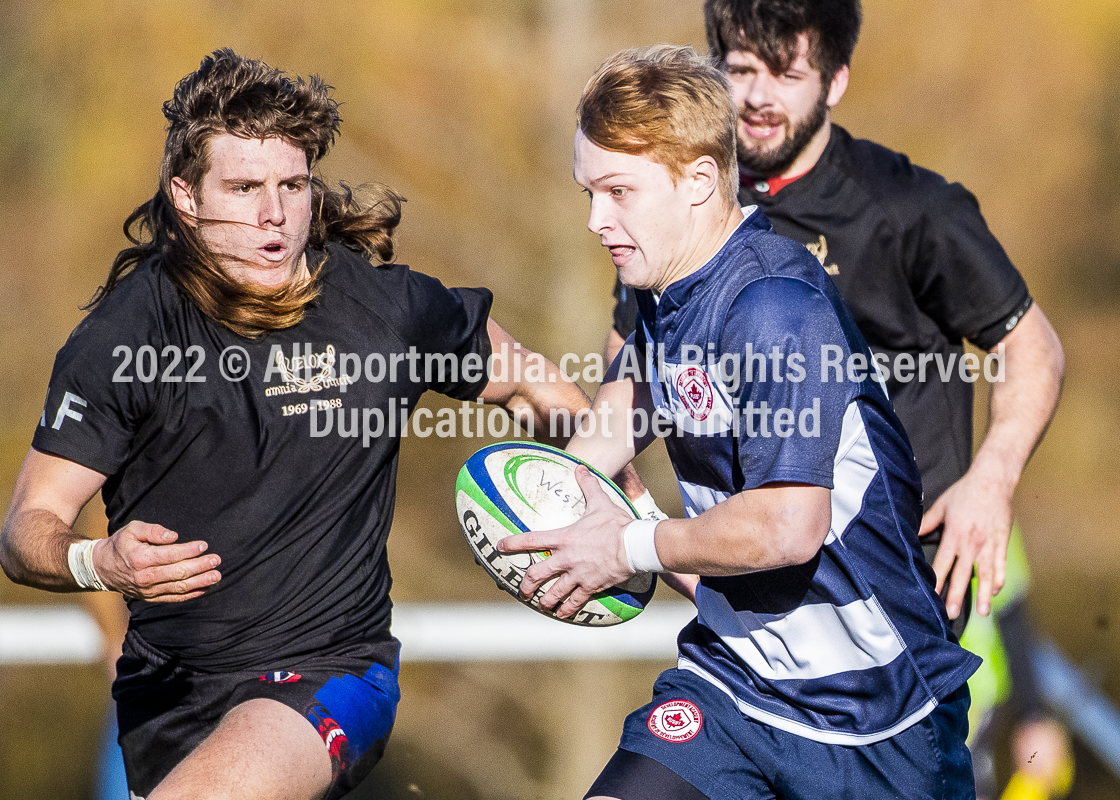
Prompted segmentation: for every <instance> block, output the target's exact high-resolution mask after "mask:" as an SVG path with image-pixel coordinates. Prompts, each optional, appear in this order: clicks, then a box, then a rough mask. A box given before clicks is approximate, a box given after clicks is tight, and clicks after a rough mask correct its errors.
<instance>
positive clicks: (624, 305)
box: [614, 278, 638, 339]
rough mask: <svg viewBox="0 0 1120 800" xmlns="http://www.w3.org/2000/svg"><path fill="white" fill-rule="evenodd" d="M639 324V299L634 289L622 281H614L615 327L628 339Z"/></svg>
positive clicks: (619, 333)
mask: <svg viewBox="0 0 1120 800" xmlns="http://www.w3.org/2000/svg"><path fill="white" fill-rule="evenodd" d="M637 325H638V301H637V299H636V298H635V295H634V290H633V289H631V288H630V287H629V286H625V285H623V283H622V281H620V280H618V278H615V281H614V329H615V331H617V332H618V335H619V336H621V337H622V338H623V339H626V338H628V337H629V336H630V334H632V333H633V332H634V328H635V327H637Z"/></svg>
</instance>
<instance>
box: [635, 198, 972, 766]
mask: <svg viewBox="0 0 1120 800" xmlns="http://www.w3.org/2000/svg"><path fill="white" fill-rule="evenodd" d="M744 213H745V214H746V215H747V219H746V220H745V221H744V223H743V224H742V225H740V226H739V228H738V229H737V230H736V232H735V233H734V234H733V235H732V236H731V237H730V238H729V239H728V241H727V242H726V243H725V244H724V245H723V247H722V248H721V249H720V251H719V252H718V253H717V254H716V255H715V256H714V257H713V258H712V259H711V261H709V262H708V263H707V264H706V265H705V266H704V267H702V268H701V269H700V270H698V271H697V272H695V273H693V274H692V275H689V276H688V277H686V278H684V279H682V280H680V281H677V282H676V283H674V284H672V285H671V286H669V287H668V289H666V291H665V293H664V294H663V295H661V297H660V298H658V299H657V300H655V299H654V297H653V294H652V293H651V292H649V291H640V292H638V293H637V294H638V303H639V308H640V319H639V322H640V324H639V328H638V331H637V332H636V334H635V339H632V340H631V343H632V344H631V345H630V346H632V347H636V348H637V353H638V354H642V357H643V358H644V367H643V368H644V370H645V373H644V374H645V376H646V377H648V379H649V380H650V389H651V391H652V394H653V398H654V403H655V405H656V406H657V407H658V408H659V409H661V410H662V411H663V413H667V414H668V415H670V416H671V418H672V420H673V423H674V425H673V427H674V430H673V433H672V435H670V436H668V437H667V438H666V440H665V441H666V445H667V447H668V450H669V456H670V458H671V460H672V462H673V466H674V469H675V470H676V473H677V478H678V481H679V483H680V488H681V494H682V496H683V498H684V504H685V510H686V513H687V515H688V516H690V517H694V516H697V515H699V514H701V513H702V512H704V511H705V510H707V509H709V508H711V507H712V506H714V505H716V504H717V503H719V502H722V501H723V500H726V499H727V498H728V497H730V496H731V495H732V494H734V493H736V492H741V491H744V490H747V489H753V488H757V487H760V486H763V485H764V484H767V483H772V482H776V481H792V482H799V483H806V484H812V485H816V486H823V487H825V488H828V489H830V490H831V492H832V524H831V530H830V531H829V533H828V536H827V538H826V539H825V542H824V545H823V547H822V548H821V550H820V551H819V553H818V554H817V555H816V556H815V557H814V558H813V559H812V560H810V561H809V562H808V563H807V564H804V565H801V566H795V567H785V568H781V569H773V570H767V571H763V572H755V573H751V574H746V575H739V576H733V577H702V578H701V582H700V587H699V589H698V591H697V607H698V612H699V613H698V615H697V618H696V620H694V621H693V622H692V623H690V624H689V625H688V626H687V627H685V629H684V630H683V631H681V634H680V637H679V640H678V645H679V650H680V654H679V663H678V666H679V667H681V668H683V669H687V670H691V671H693V672H695V673H697V674H699V675H700V676H702V677H704V678H706V679H707V680H709V681H711V682H712V683H713V684H715V685H716V686H718V687H720V688H721V689H723V690H724V691H725V692H726V693H727V694H729V695H730V696H731V697H732V698H734V699H735V701H736V702H737V704H738V706H739V708H740V709H741V711H742V712H743V713H744V714H746V715H747V716H749V717H752V718H754V719H757V720H759V721H762V722H765V723H767V724H770V725H773V726H775V727H778V728H781V729H783V730H786V731H789V732H792V733H795V734H800V735H803V736H805V737H808V738H810V739H814V740H816V741H820V742H826V743H835V744H845V745H849V744H868V743H871V742H876V741H879V740H882V739H886V738H888V737H890V736H892V735H894V734H895V733H898V732H900V731H902V730H904V729H905V728H907V727H909V726H910V725H912V724H913V723H915V722H917V721H918V720H920V719H921V718H923V717H924V716H925V715H927V714H928V713H929V712H930V711H931V710H932V709H933V708H934V707H935V706H936V705H937V703H938V701H939V700H940V699H942V698H944V697H946V696H947V695H949V694H950V693H951V692H953V691H954V690H955V689H957V688H958V687H959V686H960V685H961V684H963V683H964V682H965V680H966V679H967V678H968V676H969V675H971V674H972V672H973V671H974V670H975V669H976V667H977V666H978V665H979V663H980V661H979V659H978V658H976V656H974V655H972V654H970V653H968V652H966V651H965V650H963V649H961V648H960V647H959V646H958V645H957V644H955V643H954V642H953V641H952V640H951V634H950V633H949V623H948V620H947V618H946V616H945V611H944V606H943V604H942V602H941V600H940V599H939V598H938V597H937V595H936V593H935V592H934V577H933V572H932V570H931V569H930V567H929V566H928V565H927V564H926V562H925V560H924V559H923V557H922V554H921V548H920V546H919V543H918V538H917V531H918V527H919V523H920V520H921V487H920V478H919V476H918V470H917V466H916V464H915V462H914V456H913V453H912V451H911V449H910V444H909V442H908V440H907V438H906V434H905V433H904V431H903V429H902V425H901V424H900V423H899V421H898V419H897V417H895V415H894V412H893V411H892V410H891V406H890V402H889V400H888V398H887V395H886V392H885V391H884V389H883V387H882V384H881V383H879V382H876V381H874V380H872V379H870V378H868V377H866V376H867V374H868V364H869V360H870V354H869V351H868V348H867V345H866V344H865V343H864V340H863V339H862V337H861V336H860V334H859V332H858V330H857V328H856V326H855V324H854V322H853V321H852V318H851V316H850V315H849V313H848V311H847V309H846V308H845V307H844V305H843V303H842V302H841V300H840V297H839V294H838V293H837V291H836V288H835V286H834V285H833V284H832V282H831V280H830V279H829V278H828V276H827V275H826V274H825V272H824V270H823V269H822V268H821V265H820V263H819V262H818V261H817V259H815V258H814V257H813V256H812V255H811V254H810V253H809V252H808V251H807V250H806V249H805V248H804V247H802V246H801V245H800V244H797V243H796V242H794V241H792V240H789V239H786V238H784V237H781V236H778V235H776V234H774V233H773V232H771V230H770V226H769V222H768V221H767V220H766V218H765V216H764V215H763V214H762V213H761V212H760V211H758V210H757V209H755V208H753V207H752V208H749V209H745V210H744ZM620 364H623V365H624V364H625V361H623V362H620ZM623 377H625V373H623Z"/></svg>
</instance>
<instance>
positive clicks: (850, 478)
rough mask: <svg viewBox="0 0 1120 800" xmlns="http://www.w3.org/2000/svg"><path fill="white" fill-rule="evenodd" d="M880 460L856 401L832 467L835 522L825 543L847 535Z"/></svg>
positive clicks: (846, 414) (846, 417)
mask: <svg viewBox="0 0 1120 800" xmlns="http://www.w3.org/2000/svg"><path fill="white" fill-rule="evenodd" d="M878 474H879V462H878V461H876V460H875V453H874V451H873V450H872V449H871V442H870V441H869V440H868V438H867V428H865V427H864V425H863V416H862V415H861V414H860V413H859V406H858V405H857V404H856V402H855V401H854V400H853V401H852V402H851V403H849V404H848V410H847V411H845V412H844V422H843V424H842V425H841V428H840V445H839V447H837V448H836V458H835V459H834V461H833V468H832V495H831V497H832V525H831V526H830V529H829V531H828V536H827V537H826V538H825V540H824V543H825V544H826V545H827V544H832V543H833V542H834V541H836V540H837V539H839V538H840V537H842V536H843V535H844V531H845V530H847V528H848V526H849V525H851V524H852V520H853V519H855V518H856V517H857V516H858V515H859V512H860V511H861V510H862V509H863V498H864V496H865V495H866V494H867V489H868V487H869V486H870V485H871V482H872V481H873V480H875V476H876V475H878Z"/></svg>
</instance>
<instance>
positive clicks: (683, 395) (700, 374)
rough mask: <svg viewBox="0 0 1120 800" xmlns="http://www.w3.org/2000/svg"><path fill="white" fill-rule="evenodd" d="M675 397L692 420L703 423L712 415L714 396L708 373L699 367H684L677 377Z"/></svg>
mask: <svg viewBox="0 0 1120 800" xmlns="http://www.w3.org/2000/svg"><path fill="white" fill-rule="evenodd" d="M676 385H677V396H678V397H680V399H681V402H682V403H684V407H685V408H686V409H688V413H689V414H691V415H692V418H693V419H697V420H700V421H701V422H703V421H704V420H706V419H707V418H708V415H709V414H711V413H712V404H713V403H714V402H715V395H713V394H712V384H711V382H710V381H709V380H708V373H706V372H704V370H702V369H700V368H699V367H686V368H685V369H683V370H681V374H680V375H678V376H677V381H676Z"/></svg>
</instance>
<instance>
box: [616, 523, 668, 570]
mask: <svg viewBox="0 0 1120 800" xmlns="http://www.w3.org/2000/svg"><path fill="white" fill-rule="evenodd" d="M660 521H661V520H659V519H638V520H634V521H633V522H631V523H630V524H629V525H627V526H626V531H625V533H623V534H622V543H623V545H624V546H625V548H626V563H627V564H629V566H630V569H632V570H633V571H634V572H664V571H665V567H663V566H661V559H659V558H658V557H657V546H656V545H655V544H654V541H653V532H654V530H655V529H656V528H657V523H659V522H660Z"/></svg>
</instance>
